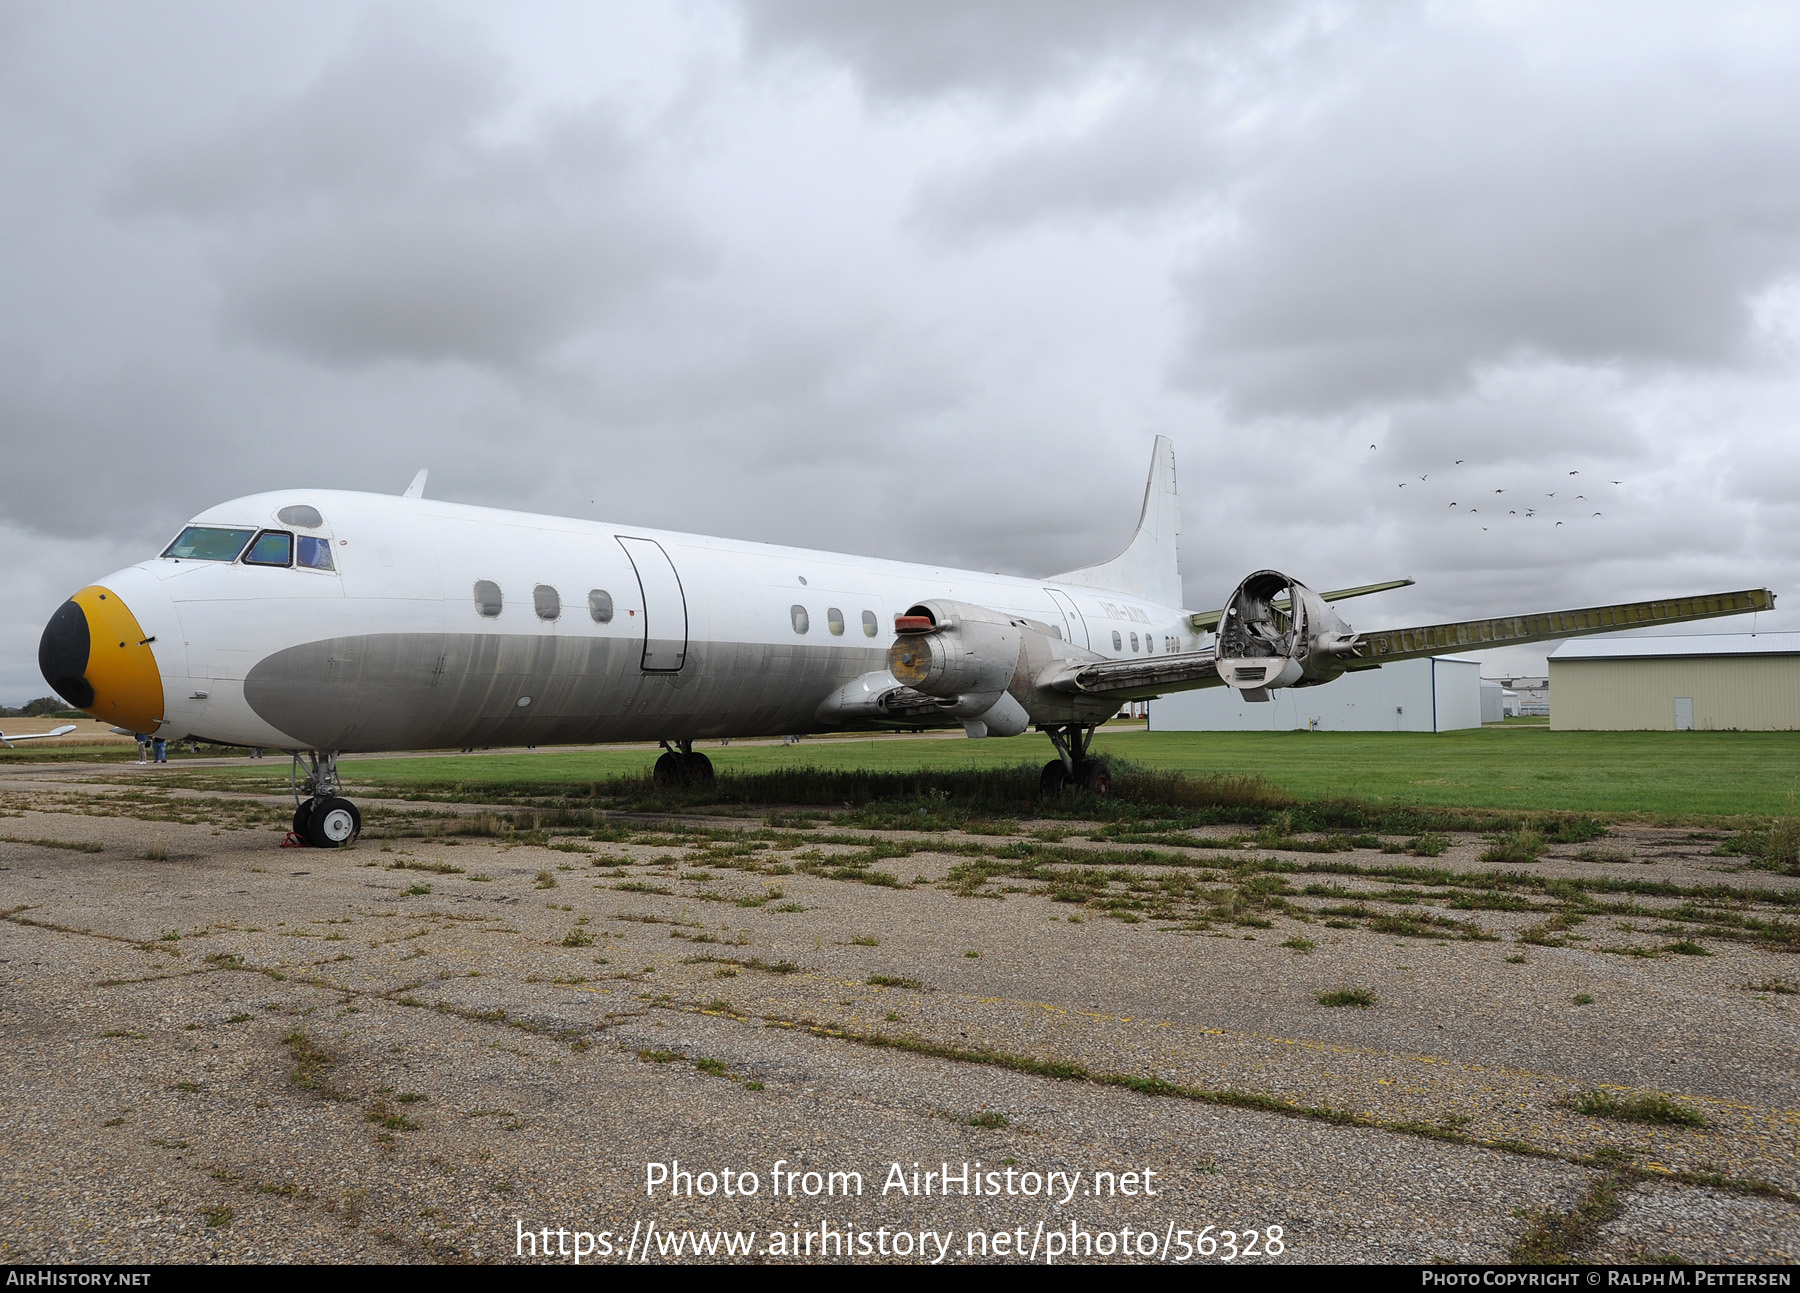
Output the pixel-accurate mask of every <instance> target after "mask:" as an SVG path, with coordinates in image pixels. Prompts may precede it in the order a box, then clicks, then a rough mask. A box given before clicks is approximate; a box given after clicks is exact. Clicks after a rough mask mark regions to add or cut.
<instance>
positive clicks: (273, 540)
mask: <svg viewBox="0 0 1800 1293" xmlns="http://www.w3.org/2000/svg"><path fill="white" fill-rule="evenodd" d="M309 513H310V514H311V515H308V514H309ZM296 515H299V516H301V517H302V518H303V519H316V520H317V522H318V524H316V525H310V526H309V525H301V524H297V523H296V522H295V521H294V519H293V518H294V517H295V516H296ZM284 516H285V518H286V519H284ZM194 527H199V528H200V529H202V530H207V531H212V530H222V531H232V532H243V531H249V532H251V537H250V539H249V540H248V541H247V542H246V545H245V546H244V547H242V549H241V550H238V551H237V552H236V554H235V555H228V556H227V557H226V558H225V559H218V558H217V557H216V556H215V558H214V559H204V558H197V557H195V556H192V555H189V556H175V555H165V556H162V557H158V558H154V559H151V560H148V561H143V562H139V563H138V564H136V565H134V566H130V567H127V568H126V569H124V570H121V571H118V572H116V573H114V574H113V575H110V576H108V577H107V578H106V579H104V580H102V581H101V582H100V583H98V584H96V585H93V586H92V587H90V588H87V589H84V590H83V591H82V592H81V593H78V594H76V596H75V598H74V599H72V603H71V605H72V606H74V607H76V608H78V609H77V610H71V609H70V606H65V607H64V609H63V611H61V612H59V613H58V614H59V617H60V618H59V620H56V621H53V622H52V626H51V629H50V631H48V632H47V634H46V639H45V643H46V645H45V648H44V650H45V652H46V653H47V654H46V655H45V660H46V665H45V672H46V675H47V676H49V675H52V674H53V671H54V665H55V651H56V650H64V651H65V652H66V653H68V654H70V655H71V657H72V656H73V653H74V652H75V651H76V650H77V645H76V644H75V641H74V640H75V639H76V638H78V637H80V635H81V634H82V633H83V632H84V631H85V633H86V637H87V639H89V641H88V651H89V657H88V658H89V665H88V668H87V671H86V675H85V677H79V676H78V677H77V678H75V679H74V680H73V681H74V683H75V685H77V686H78V687H79V686H80V685H88V686H90V687H91V690H92V692H93V695H92V698H91V699H92V702H93V703H92V704H91V705H89V706H87V708H89V709H90V710H91V711H92V712H94V713H95V714H96V715H97V716H99V717H101V718H104V719H107V720H108V721H111V722H115V723H118V724H119V725H120V726H123V727H127V728H130V729H132V730H135V731H143V732H149V733H155V734H158V735H163V736H168V737H182V736H192V737H195V738H199V739H204V740H210V741H217V742H221V743H225V744H233V745H248V746H266V747H270V748H279V749H289V748H294V749H310V750H331V751H374V750H394V749H422V748H445V747H463V746H492V745H521V744H537V745H548V744H557V743H582V742H598V741H643V740H693V739H700V738H713V737H729V736H756V735H774V734H788V733H806V732H818V731H828V730H839V729H841V728H843V727H844V726H846V725H847V724H846V723H845V722H844V721H843V720H842V719H841V718H833V717H831V716H824V717H822V716H821V714H820V706H821V703H822V702H824V701H825V700H826V699H827V698H828V697H830V696H831V695H832V694H833V693H834V691H836V689H838V688H840V687H842V686H844V685H845V684H848V683H852V682H853V681H854V680H856V679H858V678H860V677H863V676H865V675H870V674H883V675H885V674H886V671H887V667H888V666H887V652H888V647H889V644H890V643H891V642H892V641H893V640H894V631H893V624H894V617H895V616H896V615H897V614H900V613H902V612H904V611H906V610H907V608H908V607H910V606H912V605H914V604H915V603H918V602H921V601H923V600H926V599H930V598H947V599H953V600H957V601H962V602H969V603H975V604H979V605H982V606H986V607H991V608H994V609H995V610H998V611H1001V612H1003V613H1006V614H1014V615H1018V616H1021V617H1027V618H1029V619H1031V620H1034V621H1038V622H1040V623H1042V624H1044V625H1048V626H1049V627H1050V630H1051V631H1052V632H1053V633H1054V634H1055V636H1056V637H1058V638H1060V639H1062V640H1063V641H1065V642H1067V643H1068V644H1069V651H1070V653H1071V654H1072V655H1073V656H1074V657H1075V658H1077V659H1092V660H1109V659H1118V658H1131V657H1133V656H1149V655H1156V654H1164V653H1169V652H1175V651H1192V650H1195V649H1197V648H1198V646H1199V642H1200V639H1199V636H1198V635H1197V634H1196V633H1195V631H1194V630H1193V628H1192V627H1190V625H1189V624H1188V622H1187V617H1186V616H1185V615H1184V613H1183V612H1182V610H1181V608H1179V607H1176V606H1163V605H1157V604H1154V603H1152V602H1148V601H1145V600H1143V599H1141V598H1134V597H1131V596H1128V595H1125V594H1120V593H1110V592H1103V591H1097V590H1095V589H1093V588H1084V587H1079V586H1074V585H1059V584H1057V583H1055V582H1054V581H1048V582H1047V581H1044V580H1032V579H1022V578H1014V577H1009V576H1004V575H994V574H983V573H978V572H974V571H966V570H954V569H945V568H942V567H936V566H924V565H914V564H909V563H905V562H898V561H886V560H878V559H872V558H865V557H855V556H848V555H844V554H841V553H830V552H817V551H811V550H807V549H801V548H786V547H778V546H775V545H771V544H763V543H754V542H745V541H741V540H733V539H720V538H709V537H705V536H701V535H693V534H681V533H673V532H669V531H663V530H650V529H644V528H641V527H633V526H621V525H610V524H606V523H603V522H596V521H585V520H577V519H571V518H564V517H553V516H539V515H532V514H528V513H522V512H511V511H502V510H497V509H492V508H483V507H471V506H466V505H461V504H455V503H446V502H439V501H436V500H430V499H422V498H399V497H392V496H388V495H379V494H362V493H349V492H339V491H328V490H284V491H279V492H275V493H267V494H257V495H252V496H249V497H246V498H240V499H235V500H233V501H231V502H229V503H223V504H221V505H219V506H217V507H214V508H210V509H208V510H207V511H205V512H203V513H201V514H200V515H199V516H197V517H195V518H194V519H193V521H192V522H190V529H189V530H187V531H184V535H186V534H188V533H189V532H190V531H191V530H192V529H193V528H194ZM265 536H274V537H265ZM281 536H287V537H286V538H283V537H281ZM203 537H204V536H203ZM219 544H220V545H221V546H217V547H215V549H214V551H215V552H227V553H230V552H231V550H232V548H233V542H232V541H229V540H220V541H219ZM190 546H193V545H191V544H190ZM172 550H174V549H172ZM321 552H324V553H328V554H329V557H328V559H327V558H322V557H321V555H320V554H321ZM259 554H260V558H261V560H262V561H263V562H265V563H266V564H257V563H256V560H255V558H257V557H258V556H259ZM284 555H285V558H286V560H285V562H282V561H280V560H278V559H279V558H281V557H283V556H284ZM77 615H79V617H80V619H81V621H82V622H81V623H76V622H75V617H76V616H77ZM59 625H60V626H61V627H60V630H59ZM59 631H61V632H63V633H64V634H65V636H66V637H68V638H69V640H70V645H68V646H66V647H63V648H57V647H54V646H53V638H55V635H56V634H57V633H58V632H59ZM57 640H58V641H61V640H62V639H57ZM71 667H72V668H76V671H77V674H79V673H80V670H79V667H77V666H71ZM65 694H67V693H65ZM85 698H86V697H75V698H74V699H77V700H80V699H85ZM1102 703H1104V702H1102Z"/></svg>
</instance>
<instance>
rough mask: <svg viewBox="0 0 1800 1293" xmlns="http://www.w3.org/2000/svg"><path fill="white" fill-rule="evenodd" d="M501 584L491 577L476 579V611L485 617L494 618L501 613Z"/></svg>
mask: <svg viewBox="0 0 1800 1293" xmlns="http://www.w3.org/2000/svg"><path fill="white" fill-rule="evenodd" d="M500 606H501V601H500V585H499V584H496V583H495V582H494V581H493V580H491V579H477V580H476V581H475V613H476V614H478V615H480V616H481V617H482V618H483V619H490V620H491V619H493V618H494V617H495V616H496V615H498V614H500Z"/></svg>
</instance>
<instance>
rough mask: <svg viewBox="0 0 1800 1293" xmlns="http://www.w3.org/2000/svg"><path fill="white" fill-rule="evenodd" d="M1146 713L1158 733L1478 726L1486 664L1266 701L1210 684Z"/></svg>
mask: <svg viewBox="0 0 1800 1293" xmlns="http://www.w3.org/2000/svg"><path fill="white" fill-rule="evenodd" d="M1149 710H1150V730H1151V731H1154V732H1296V731H1298V732H1304V731H1307V730H1309V729H1311V730H1314V731H1321V732H1448V731H1452V730H1454V729H1457V728H1464V727H1480V726H1481V665H1480V663H1479V662H1477V661H1474V660H1462V659H1457V658H1455V657H1453V656H1436V657H1433V658H1431V659H1427V660H1402V661H1400V662H1399V663H1398V664H1390V665H1384V666H1383V667H1382V668H1380V669H1370V670H1367V671H1361V672H1357V673H1347V674H1345V675H1344V676H1343V677H1342V678H1339V679H1338V680H1337V681H1335V682H1328V683H1326V684H1325V685H1324V686H1323V687H1283V688H1280V689H1278V690H1276V691H1272V692H1270V693H1269V699H1268V700H1266V701H1262V702H1257V701H1247V700H1245V699H1244V698H1243V697H1242V696H1240V695H1238V693H1237V692H1236V691H1234V690H1232V689H1231V688H1230V687H1207V688H1205V689H1203V690H1200V691H1181V692H1176V693H1174V694H1173V695H1169V696H1164V697H1162V698H1161V699H1160V700H1153V701H1151V702H1150V706H1149Z"/></svg>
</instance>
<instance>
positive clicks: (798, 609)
mask: <svg viewBox="0 0 1800 1293" xmlns="http://www.w3.org/2000/svg"><path fill="white" fill-rule="evenodd" d="M788 617H789V618H790V619H792V620H793V621H794V632H796V633H804V632H806V630H808V629H809V628H811V627H812V620H811V619H810V618H809V617H808V616H807V614H806V607H804V606H801V605H799V604H797V603H796V604H795V605H793V606H790V607H788Z"/></svg>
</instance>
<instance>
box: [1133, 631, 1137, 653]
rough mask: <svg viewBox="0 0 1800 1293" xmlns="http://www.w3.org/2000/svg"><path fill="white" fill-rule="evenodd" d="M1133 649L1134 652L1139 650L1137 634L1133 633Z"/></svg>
mask: <svg viewBox="0 0 1800 1293" xmlns="http://www.w3.org/2000/svg"><path fill="white" fill-rule="evenodd" d="M1131 649H1132V650H1133V651H1135V650H1137V649H1138V640H1137V634H1135V633H1133V634H1132V635H1131Z"/></svg>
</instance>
